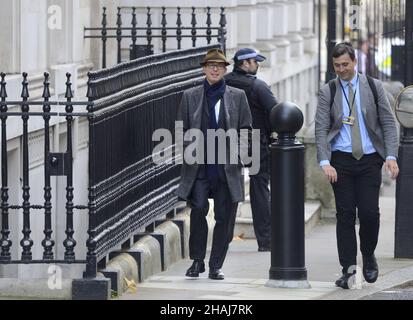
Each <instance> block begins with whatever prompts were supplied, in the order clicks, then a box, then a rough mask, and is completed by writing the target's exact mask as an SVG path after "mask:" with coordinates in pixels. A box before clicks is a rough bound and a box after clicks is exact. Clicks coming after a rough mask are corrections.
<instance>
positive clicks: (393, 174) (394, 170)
mask: <svg viewBox="0 0 413 320" xmlns="http://www.w3.org/2000/svg"><path fill="white" fill-rule="evenodd" d="M384 168H385V169H386V170H387V171H388V172H390V178H392V179H396V178H397V176H398V175H399V166H398V165H397V161H396V160H386V163H385V164H384Z"/></svg>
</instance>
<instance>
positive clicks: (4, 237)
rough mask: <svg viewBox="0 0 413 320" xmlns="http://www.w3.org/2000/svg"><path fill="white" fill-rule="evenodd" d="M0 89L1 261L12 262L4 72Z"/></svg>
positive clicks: (1, 75)
mask: <svg viewBox="0 0 413 320" xmlns="http://www.w3.org/2000/svg"><path fill="white" fill-rule="evenodd" d="M0 77H1V83H0V84H1V87H0V99H1V101H0V112H1V113H0V118H1V254H0V261H10V259H11V256H10V247H11V245H12V242H11V240H10V239H9V234H10V230H9V203H8V200H9V188H8V180H7V171H8V170H7V169H8V166H7V127H6V122H7V105H6V98H7V92H6V81H4V78H5V77H6V75H5V74H4V73H3V72H2V73H1V74H0Z"/></svg>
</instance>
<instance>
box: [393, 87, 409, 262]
mask: <svg viewBox="0 0 413 320" xmlns="http://www.w3.org/2000/svg"><path fill="white" fill-rule="evenodd" d="M395 111H396V117H397V120H398V121H399V122H400V124H401V128H402V130H401V131H402V136H401V139H400V146H399V158H398V161H397V162H398V164H399V168H400V172H399V175H398V177H397V180H396V221H395V232H394V234H395V239H394V257H395V258H405V259H412V258H413V246H412V243H413V232H412V230H413V219H412V203H411V198H412V196H411V190H412V189H413V167H412V159H413V116H412V112H413V86H409V87H406V88H405V89H403V90H402V91H401V92H400V93H399V95H398V96H397V98H396V104H395Z"/></svg>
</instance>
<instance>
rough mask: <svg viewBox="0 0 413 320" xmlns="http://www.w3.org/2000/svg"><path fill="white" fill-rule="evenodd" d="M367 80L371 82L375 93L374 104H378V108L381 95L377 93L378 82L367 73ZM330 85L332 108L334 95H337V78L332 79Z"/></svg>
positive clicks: (372, 90) (371, 88)
mask: <svg viewBox="0 0 413 320" xmlns="http://www.w3.org/2000/svg"><path fill="white" fill-rule="evenodd" d="M366 78H367V81H368V83H369V87H370V90H371V92H372V93H373V96H374V104H375V105H376V109H377V110H378V108H379V95H378V93H377V88H376V84H375V83H374V79H373V78H372V77H370V76H368V75H366ZM328 86H329V87H330V110H331V107H332V106H333V102H334V96H335V95H336V82H335V79H332V80H330V81H329V82H328Z"/></svg>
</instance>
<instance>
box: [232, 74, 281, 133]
mask: <svg viewBox="0 0 413 320" xmlns="http://www.w3.org/2000/svg"><path fill="white" fill-rule="evenodd" d="M225 82H226V83H227V85H229V86H232V87H236V88H239V89H242V90H244V91H245V94H246V95H247V99H248V104H249V106H250V109H251V115H252V127H253V128H254V129H260V131H261V134H264V135H265V136H267V137H269V136H270V135H271V127H270V123H269V115H270V111H271V109H272V108H273V107H274V106H275V105H277V104H278V101H277V99H276V98H275V97H274V95H273V93H272V92H271V89H270V87H269V86H268V85H267V84H266V83H265V82H264V81H262V80H261V79H258V78H257V77H256V76H254V75H252V74H249V73H247V72H246V71H244V70H242V69H241V68H237V67H235V68H234V71H232V72H230V73H228V74H227V75H225Z"/></svg>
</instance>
